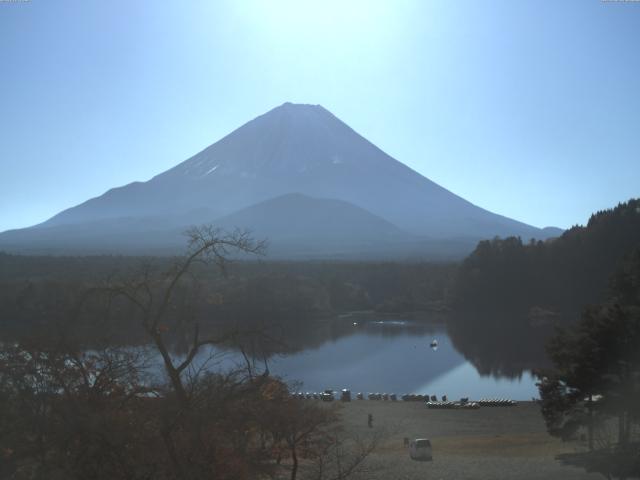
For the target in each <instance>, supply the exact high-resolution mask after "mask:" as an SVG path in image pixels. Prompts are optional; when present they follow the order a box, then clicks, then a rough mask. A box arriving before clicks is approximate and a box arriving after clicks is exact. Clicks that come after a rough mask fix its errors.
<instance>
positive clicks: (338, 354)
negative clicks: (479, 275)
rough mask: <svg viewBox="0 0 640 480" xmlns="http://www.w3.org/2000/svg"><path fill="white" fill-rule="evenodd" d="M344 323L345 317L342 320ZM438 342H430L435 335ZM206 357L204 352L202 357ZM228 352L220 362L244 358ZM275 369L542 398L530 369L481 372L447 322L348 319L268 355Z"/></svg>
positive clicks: (381, 387) (291, 377) (309, 381)
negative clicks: (293, 348) (306, 342)
mask: <svg viewBox="0 0 640 480" xmlns="http://www.w3.org/2000/svg"><path fill="white" fill-rule="evenodd" d="M343 323H345V322H343ZM434 339H435V340H437V342H438V347H437V349H433V348H431V347H430V343H431V342H432V340H434ZM206 356H207V354H206V353H203V355H202V357H201V359H203V358H205V357H206ZM241 360H242V356H241V355H240V354H238V353H229V354H227V355H226V357H225V358H224V360H222V361H221V364H220V365H219V366H222V367H223V368H224V367H225V366H226V367H228V366H231V365H232V364H233V363H237V362H241ZM269 370H270V372H271V373H272V374H275V375H278V376H281V377H282V378H283V379H284V380H286V381H288V382H294V381H299V382H302V385H301V386H300V388H299V390H300V391H305V392H313V391H322V390H324V389H328V388H330V389H333V390H340V389H342V388H349V389H351V391H352V392H365V393H366V392H380V393H383V392H386V393H396V394H398V395H402V394H404V393H420V394H429V395H437V396H438V397H440V396H442V395H447V396H448V397H449V398H450V399H458V398H460V397H471V398H473V399H479V398H482V397H504V398H512V399H515V400H531V398H532V397H536V398H537V397H538V390H537V388H536V386H535V379H534V378H533V377H532V375H531V374H530V373H529V372H524V373H523V374H522V376H521V377H520V378H515V379H510V378H496V377H492V376H482V375H480V374H479V373H478V371H477V370H476V369H475V367H474V366H473V365H472V364H470V363H469V362H468V361H467V360H465V358H464V356H463V355H462V354H461V353H460V352H458V351H457V350H456V349H455V347H454V346H453V345H452V343H451V341H450V339H449V337H448V335H447V333H446V327H445V326H444V325H434V324H424V323H419V322H411V321H404V320H393V319H387V320H381V321H368V322H357V324H354V322H351V321H349V322H348V323H347V328H346V329H345V328H344V327H343V328H341V330H340V334H339V335H336V336H335V337H334V338H330V339H327V340H326V341H325V342H323V343H322V344H320V345H319V346H316V347H314V348H307V349H305V350H304V351H302V352H299V353H295V354H291V355H287V356H276V357H272V358H271V359H270V360H269Z"/></svg>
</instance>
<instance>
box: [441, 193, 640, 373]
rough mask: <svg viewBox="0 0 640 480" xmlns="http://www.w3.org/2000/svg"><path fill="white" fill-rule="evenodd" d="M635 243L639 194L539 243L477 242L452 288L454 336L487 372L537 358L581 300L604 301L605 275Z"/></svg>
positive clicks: (639, 230)
mask: <svg viewBox="0 0 640 480" xmlns="http://www.w3.org/2000/svg"><path fill="white" fill-rule="evenodd" d="M638 245H640V200H638V199H632V200H629V201H628V202H626V203H621V204H619V205H618V206H616V207H615V208H612V209H609V210H604V211H600V212H597V213H595V214H593V215H592V216H591V218H590V219H589V222H588V223H587V225H586V226H584V227H582V226H576V227H573V228H571V229H569V230H567V231H566V232H565V233H564V234H563V235H562V236H561V237H559V238H557V239H552V240H547V241H546V242H530V243H523V242H522V240H521V239H520V238H516V237H510V238H506V239H498V238H496V239H493V240H486V241H482V242H480V243H479V244H478V246H477V248H476V249H475V251H474V252H473V253H472V254H471V255H470V256H469V257H468V258H467V259H466V260H465V261H464V262H463V263H462V265H461V266H460V268H459V271H458V275H457V278H456V280H455V282H454V285H453V288H452V304H453V306H454V309H455V311H456V312H457V314H456V315H455V316H454V317H453V318H452V319H451V321H450V329H451V331H452V333H453V335H454V339H455V340H456V342H457V344H458V346H459V347H460V348H461V349H462V350H463V351H464V352H468V355H469V357H471V358H472V359H474V361H476V363H477V364H479V366H480V367H481V368H482V367H484V368H485V369H486V370H487V371H495V370H499V369H501V368H503V365H510V366H512V367H513V366H514V365H518V364H522V363H524V364H527V365H529V364H531V363H535V362H537V361H541V359H542V357H543V356H544V354H543V345H544V340H545V339H546V338H547V337H548V336H549V334H551V333H552V332H553V327H554V326H556V325H571V324H573V323H575V322H576V321H577V319H578V318H579V316H580V313H581V312H582V310H583V309H584V308H585V307H586V306H587V305H589V304H594V303H598V302H600V301H601V300H603V299H604V298H605V297H606V295H607V293H608V289H609V285H610V282H611V277H612V275H613V274H614V272H615V271H616V270H618V269H619V268H620V267H621V265H622V263H623V262H624V261H625V258H626V257H627V256H628V255H629V254H630V253H631V251H632V250H633V249H634V248H635V247H637V246H638ZM505 351H510V352H511V355H506V357H509V358H505V355H504V353H505ZM492 352H494V353H495V359H494V360H495V361H494V360H491V358H492V356H493V353H492ZM496 352H498V353H499V355H498V353H496ZM474 357H476V358H474ZM483 364H484V365H483ZM499 364H500V365H499Z"/></svg>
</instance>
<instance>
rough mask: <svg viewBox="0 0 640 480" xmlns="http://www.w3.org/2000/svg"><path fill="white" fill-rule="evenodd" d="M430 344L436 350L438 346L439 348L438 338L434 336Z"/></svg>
mask: <svg viewBox="0 0 640 480" xmlns="http://www.w3.org/2000/svg"><path fill="white" fill-rule="evenodd" d="M429 346H430V347H431V348H433V349H434V350H435V349H436V348H438V340H436V339H435V338H434V339H433V340H431V343H430V344H429Z"/></svg>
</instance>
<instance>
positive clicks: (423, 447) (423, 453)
mask: <svg viewBox="0 0 640 480" xmlns="http://www.w3.org/2000/svg"><path fill="white" fill-rule="evenodd" d="M409 456H410V457H411V459H412V460H432V459H433V457H432V456H431V440H428V439H426V438H416V439H415V440H412V441H411V442H410V443H409Z"/></svg>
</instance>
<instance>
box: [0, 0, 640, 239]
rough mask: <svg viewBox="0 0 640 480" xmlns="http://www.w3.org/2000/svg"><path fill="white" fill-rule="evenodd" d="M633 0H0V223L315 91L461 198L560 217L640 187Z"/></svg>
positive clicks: (107, 184) (159, 160) (167, 159)
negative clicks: (14, 0)
mask: <svg viewBox="0 0 640 480" xmlns="http://www.w3.org/2000/svg"><path fill="white" fill-rule="evenodd" d="M639 48H640V3H634V2H601V1H597V0H580V1H562V2H557V1H541V0H536V1H512V0H509V1H503V2H502V1H476V0H473V1H471V0H470V1H453V0H447V1H441V2H428V1H415V2H409V1H406V2H402V1H397V0H396V1H390V2H385V3H383V2H375V1H359V2H347V1H346V0H342V1H328V0H323V1H318V2H306V1H303V0H290V1H283V2H278V1H276V0H270V1H240V0H238V1H225V2H223V1H219V2H214V1H188V2H186V1H158V0H153V1H143V0H126V1H119V0H110V1H97V0H95V1H91V0H76V1H57V0H46V1H45V0H31V1H25V2H19V1H17V2H4V1H3V2H0V68H1V71H0V231H1V230H4V229H8V228H14V227H22V226H27V225H31V224H34V223H36V222H40V221H42V220H45V219H46V218H48V217H50V216H52V215H53V214H55V213H57V212H58V211H60V210H62V209H64V208H67V207H70V206H72V205H74V204H77V203H79V202H82V201H84V200H86V199H87V198H89V197H92V196H96V195H99V194H102V193H103V192H104V191H105V190H107V189H109V188H111V187H114V186H118V185H122V184H126V183H129V182H131V181H134V180H147V179H149V178H151V177H152V176H153V175H155V174H157V173H159V172H161V171H163V170H165V169H167V168H169V167H171V166H173V165H175V164H177V163H179V162H181V161H183V160H185V159H186V158H188V157H189V156H191V155H192V154H194V153H196V152H198V151H199V150H201V149H202V148H204V147H206V146H207V145H209V144H211V143H213V142H215V141H217V140H218V139H220V138H221V137H222V136H224V135H226V134H227V133H229V132H230V131H231V130H233V129H235V128H236V127H238V126H240V125H241V124H243V123H244V122H246V121H248V120H250V119H252V118H254V117H256V116H257V115H259V114H262V113H264V112H265V111H267V110H269V109H271V108H273V107H274V106H277V105H279V104H281V103H283V102H285V101H292V102H300V103H313V104H321V105H323V106H324V107H325V108H327V109H329V110H330V111H332V112H333V113H334V114H335V115H337V116H338V117H340V118H341V119H342V120H344V121H345V122H346V123H347V124H349V125H350V126H351V127H353V128H354V129H355V130H356V131H358V132H359V133H361V134H362V135H364V136H365V137H366V138H368V139H369V140H371V141H372V142H373V143H375V144H376V145H378V146H379V147H380V148H382V149H383V150H384V151H386V152H387V153H389V154H390V155H392V156H393V157H395V158H396V159H398V160H400V161H402V162H404V163H406V164H407V165H409V166H410V167H412V168H414V169H415V170H417V171H418V172H420V173H422V174H423V175H425V176H427V177H429V178H430V179H432V180H434V181H436V182H438V183H439V184H441V185H442V186H444V187H446V188H448V189H449V190H451V191H453V192H455V193H457V194H459V195H461V196H463V197H465V198H466V199H468V200H470V201H471V202H473V203H475V204H477V205H479V206H482V207H484V208H487V209H489V210H492V211H494V212H497V213H501V214H504V215H507V216H510V217H513V218H516V219H518V220H522V221H525V222H528V223H531V224H533V225H536V226H544V225H558V226H561V227H567V226H570V225H572V224H575V223H583V222H585V221H586V220H587V218H588V216H589V214H590V213H591V212H592V211H594V210H598V209H602V208H606V207H610V206H613V205H615V204H616V203H617V202H619V201H623V200H626V199H628V198H630V197H632V196H640V158H639V154H638V152H640V50H639Z"/></svg>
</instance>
